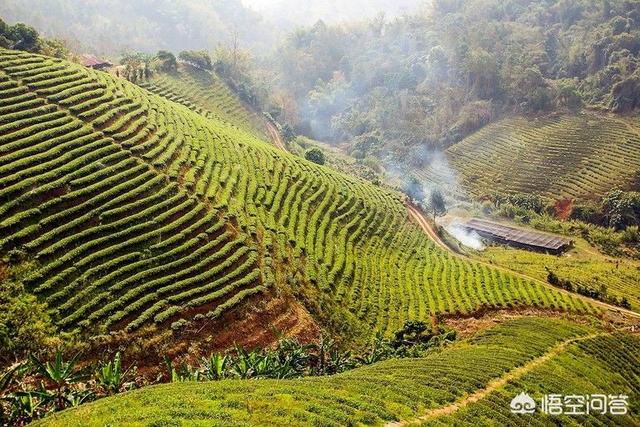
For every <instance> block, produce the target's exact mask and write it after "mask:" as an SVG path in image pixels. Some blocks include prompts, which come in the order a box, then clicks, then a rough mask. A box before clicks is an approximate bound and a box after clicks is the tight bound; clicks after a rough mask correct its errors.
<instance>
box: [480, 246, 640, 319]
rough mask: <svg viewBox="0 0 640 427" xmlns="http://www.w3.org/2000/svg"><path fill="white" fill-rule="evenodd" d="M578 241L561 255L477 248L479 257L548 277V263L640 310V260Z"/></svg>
mask: <svg viewBox="0 0 640 427" xmlns="http://www.w3.org/2000/svg"><path fill="white" fill-rule="evenodd" d="M572 240H574V242H575V245H574V248H572V249H571V250H570V251H568V252H566V253H564V254H562V255H561V256H555V255H547V254H543V253H538V252H531V251H526V250H520V249H515V248H510V247H506V246H489V247H487V248H486V250H484V251H482V252H477V253H476V255H477V257H478V259H481V260H484V261H488V262H491V263H492V264H495V265H500V266H503V267H507V268H509V269H511V270H513V271H517V272H519V273H523V274H526V275H528V276H531V277H535V278H537V279H540V280H544V281H546V280H547V270H546V269H545V267H548V268H549V269H550V270H551V271H553V272H554V273H555V274H557V275H558V277H560V278H562V279H569V280H570V281H571V282H572V283H573V284H575V285H578V284H581V285H588V286H589V287H591V288H593V289H600V286H601V285H605V286H606V287H607V291H608V293H609V294H611V295H614V296H617V297H627V298H628V299H629V302H630V303H631V309H632V310H635V311H638V310H640V283H639V281H638V278H639V277H640V262H638V261H635V260H632V259H628V258H612V257H609V256H606V255H603V254H602V253H600V252H599V251H598V250H597V249H596V248H594V247H593V246H591V245H590V244H589V243H588V242H586V241H585V240H584V239H581V238H577V237H572Z"/></svg>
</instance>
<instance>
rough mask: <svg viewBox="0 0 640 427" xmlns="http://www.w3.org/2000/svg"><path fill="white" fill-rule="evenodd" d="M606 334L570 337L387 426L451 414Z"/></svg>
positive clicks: (417, 422)
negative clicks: (465, 391) (468, 391)
mask: <svg viewBox="0 0 640 427" xmlns="http://www.w3.org/2000/svg"><path fill="white" fill-rule="evenodd" d="M604 335H609V334H607V333H597V334H591V335H586V336H582V337H577V338H570V339H568V340H566V341H563V342H561V343H559V344H557V345H556V346H554V347H552V348H551V350H549V351H547V352H546V353H544V354H543V355H542V356H539V357H536V358H534V359H532V360H530V361H528V362H527V363H525V364H524V365H522V366H520V367H518V368H515V369H512V370H510V371H509V372H507V373H506V374H504V375H503V376H501V377H498V378H496V379H494V380H492V381H490V382H489V383H488V384H487V385H486V386H485V387H484V388H481V389H479V390H477V391H475V392H474V393H472V394H469V395H467V396H465V397H463V398H462V399H459V400H457V401H455V402H453V403H451V404H449V405H447V406H443V407H441V408H436V409H431V410H428V411H427V412H425V413H424V414H423V415H420V416H418V417H416V418H411V419H407V420H401V421H393V422H390V423H387V424H385V427H403V426H406V425H412V424H419V423H421V422H423V421H428V420H431V419H434V418H437V417H442V416H446V415H451V414H453V413H455V412H457V411H458V410H460V409H462V408H464V407H466V406H468V405H470V404H472V403H475V402H477V401H479V400H482V399H484V398H485V397H487V396H488V395H489V394H491V393H493V392H494V391H496V390H497V389H499V388H501V387H503V386H505V385H506V384H507V383H508V382H509V381H512V380H516V379H519V378H521V377H523V376H524V375H526V374H527V373H529V372H531V371H532V370H534V369H536V368H538V367H539V366H541V365H543V364H544V363H546V362H548V361H550V360H551V359H553V358H554V357H556V356H558V355H559V354H560V353H562V352H563V351H565V350H566V348H567V347H568V346H569V345H571V344H574V343H576V342H579V341H584V340H588V339H592V338H597V337H599V336H604Z"/></svg>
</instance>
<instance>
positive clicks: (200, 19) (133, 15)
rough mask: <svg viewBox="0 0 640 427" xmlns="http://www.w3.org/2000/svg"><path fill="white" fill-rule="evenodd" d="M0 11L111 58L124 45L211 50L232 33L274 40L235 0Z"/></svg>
mask: <svg viewBox="0 0 640 427" xmlns="http://www.w3.org/2000/svg"><path fill="white" fill-rule="evenodd" d="M0 16H1V17H3V18H4V19H5V20H7V21H8V22H10V23H15V22H26V23H28V24H29V25H31V26H33V27H35V28H36V29H37V30H38V31H40V32H41V33H43V34H44V35H45V36H48V37H53V36H55V37H56V38H61V39H66V40H68V42H69V44H70V45H71V46H73V47H74V48H75V49H76V50H79V51H80V52H82V51H83V50H84V51H88V52H95V53H100V54H104V55H109V56H114V57H117V56H118V55H119V54H121V53H122V52H123V51H124V50H136V51H145V52H155V51H157V50H158V49H167V50H173V51H176V52H177V51H180V50H185V49H213V48H214V47H215V46H216V45H217V44H218V43H222V44H229V43H231V42H232V41H233V40H234V39H236V38H237V39H238V40H239V41H240V43H242V44H243V45H244V46H246V47H252V46H255V47H256V49H268V48H269V46H270V45H271V44H272V43H274V41H275V40H276V37H275V34H274V32H273V30H272V28H271V27H270V25H269V24H266V23H265V22H264V21H263V19H262V17H261V16H260V15H258V14H257V13H255V12H253V11H251V10H249V9H247V8H245V7H244V6H243V4H242V2H241V1H240V0H206V1H199V0H181V1H179V2H176V1H171V0H136V1H124V0H3V1H2V2H1V3H0ZM248 29H250V31H249V30H248ZM80 52H78V53H80Z"/></svg>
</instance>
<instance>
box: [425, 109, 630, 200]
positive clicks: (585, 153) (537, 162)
mask: <svg viewBox="0 0 640 427" xmlns="http://www.w3.org/2000/svg"><path fill="white" fill-rule="evenodd" d="M445 157H446V159H447V160H448V161H449V163H450V166H451V168H453V169H454V170H455V171H456V172H458V173H459V175H460V184H461V185H462V187H464V188H465V189H466V190H467V191H468V192H469V193H470V194H471V195H474V196H481V195H484V194H487V193H488V192H491V191H498V192H503V193H538V194H542V195H545V196H548V197H551V198H561V197H570V198H575V199H586V198H593V197H597V196H599V195H603V194H604V193H606V192H607V191H609V190H610V189H611V188H615V187H619V186H623V185H625V184H628V183H629V182H630V181H631V180H632V179H633V176H634V173H636V172H637V171H640V128H638V127H637V126H635V125H634V124H632V123H631V121H630V120H627V119H625V118H611V117H608V116H595V115H589V114H583V115H579V116H562V117H557V118H550V119H535V120H534V119H530V118H526V117H519V118H508V119H504V120H501V121H499V122H496V123H493V124H490V125H487V126H486V127H484V128H483V129H481V130H480V131H478V132H476V133H474V134H472V135H471V136H469V137H467V138H466V139H464V140H463V141H461V142H459V143H458V144H455V145H453V146H452V147H450V148H449V149H447V150H446V152H445ZM446 172H448V171H447V170H446V169H445V170H439V169H438V168H437V165H434V167H429V168H427V169H426V170H423V171H421V172H418V175H419V176H421V177H422V178H423V179H428V180H434V181H436V182H440V183H449V181H450V178H449V175H448V174H447V173H446ZM489 189H490V190H489Z"/></svg>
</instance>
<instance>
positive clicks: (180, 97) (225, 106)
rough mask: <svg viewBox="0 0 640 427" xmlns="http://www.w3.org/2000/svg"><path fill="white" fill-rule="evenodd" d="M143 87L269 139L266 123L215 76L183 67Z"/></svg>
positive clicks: (154, 79)
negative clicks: (265, 127)
mask: <svg viewBox="0 0 640 427" xmlns="http://www.w3.org/2000/svg"><path fill="white" fill-rule="evenodd" d="M140 86H142V87H144V88H145V89H147V90H149V91H150V92H153V93H155V94H156V95H160V96H163V97H165V98H167V99H169V100H171V101H174V102H177V103H179V104H182V105H184V106H186V107H188V108H190V109H191V110H193V111H195V112H197V113H199V114H201V115H203V116H205V117H207V118H210V119H213V120H217V121H219V120H224V121H226V122H229V123H231V124H233V125H235V126H237V127H238V128H240V129H243V130H246V131H248V132H252V133H255V134H256V135H257V136H259V137H262V138H266V133H265V132H266V131H265V129H264V123H263V122H264V120H263V119H262V118H261V117H260V116H259V115H258V114H257V113H255V112H253V111H251V110H250V109H249V108H248V107H246V106H245V105H244V104H243V103H242V101H241V100H240V99H238V97H237V96H236V95H235V94H234V93H233V92H232V91H231V89H229V87H228V86H227V85H226V84H225V82H224V81H223V80H222V79H221V78H220V77H218V76H217V75H216V74H215V73H213V72H209V71H206V70H200V69H198V68H196V67H193V66H191V65H189V64H186V63H181V64H180V66H179V69H178V72H177V73H176V74H167V73H157V74H154V75H153V76H152V77H151V78H150V79H149V80H148V81H145V82H142V83H140Z"/></svg>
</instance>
